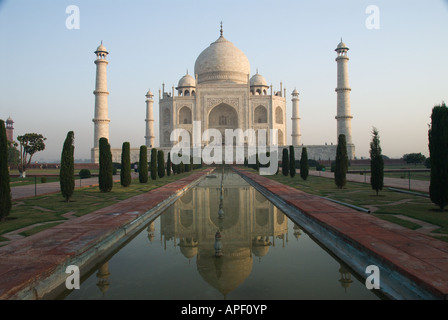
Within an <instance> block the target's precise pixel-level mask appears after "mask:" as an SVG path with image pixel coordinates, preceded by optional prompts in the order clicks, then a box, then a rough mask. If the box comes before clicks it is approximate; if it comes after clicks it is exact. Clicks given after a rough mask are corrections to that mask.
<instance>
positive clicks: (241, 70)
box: [194, 35, 250, 84]
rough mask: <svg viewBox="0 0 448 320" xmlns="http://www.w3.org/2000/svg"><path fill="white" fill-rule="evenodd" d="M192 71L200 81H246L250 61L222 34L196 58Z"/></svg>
mask: <svg viewBox="0 0 448 320" xmlns="http://www.w3.org/2000/svg"><path fill="white" fill-rule="evenodd" d="M194 72H195V74H197V76H198V84H200V83H202V82H230V83H247V81H248V75H249V74H250V63H249V60H248V59H247V57H246V55H245V54H244V53H243V52H242V51H241V50H240V49H238V48H237V47H236V46H235V45H234V44H233V43H232V42H230V41H228V40H227V39H226V38H224V37H223V36H222V35H221V36H220V37H219V38H218V40H216V41H215V42H213V43H212V44H210V46H209V47H208V48H206V49H205V50H204V51H202V53H201V54H200V55H199V56H198V58H197V59H196V63H195V65H194Z"/></svg>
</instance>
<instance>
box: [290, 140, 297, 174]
mask: <svg viewBox="0 0 448 320" xmlns="http://www.w3.org/2000/svg"><path fill="white" fill-rule="evenodd" d="M289 175H290V176H291V178H294V176H295V175H296V156H295V154H294V146H289Z"/></svg>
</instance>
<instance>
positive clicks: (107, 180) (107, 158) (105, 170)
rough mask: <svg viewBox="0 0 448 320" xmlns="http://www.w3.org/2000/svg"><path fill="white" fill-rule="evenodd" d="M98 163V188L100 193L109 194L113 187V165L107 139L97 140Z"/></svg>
mask: <svg viewBox="0 0 448 320" xmlns="http://www.w3.org/2000/svg"><path fill="white" fill-rule="evenodd" d="M99 149H100V150H99V153H100V154H99V162H100V164H99V165H100V171H99V175H98V182H99V188H100V190H101V192H110V191H111V190H112V187H113V182H114V180H113V175H112V173H113V164H112V153H111V151H110V144H109V142H108V140H107V138H104V137H102V138H100V140H99Z"/></svg>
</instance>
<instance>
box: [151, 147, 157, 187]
mask: <svg viewBox="0 0 448 320" xmlns="http://www.w3.org/2000/svg"><path fill="white" fill-rule="evenodd" d="M151 179H152V180H156V179H157V149H156V148H152V149H151Z"/></svg>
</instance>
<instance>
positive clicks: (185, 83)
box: [177, 73, 196, 88]
mask: <svg viewBox="0 0 448 320" xmlns="http://www.w3.org/2000/svg"><path fill="white" fill-rule="evenodd" d="M177 86H178V87H179V88H181V87H196V81H195V80H194V78H193V77H192V76H190V75H189V74H188V73H187V74H186V75H184V76H183V77H182V78H181V79H180V80H179V83H178V84H177Z"/></svg>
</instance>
